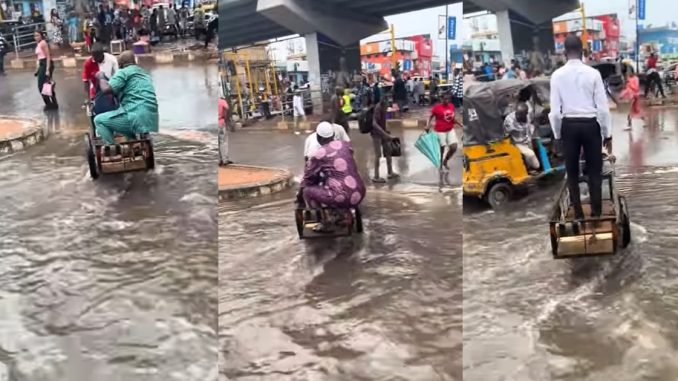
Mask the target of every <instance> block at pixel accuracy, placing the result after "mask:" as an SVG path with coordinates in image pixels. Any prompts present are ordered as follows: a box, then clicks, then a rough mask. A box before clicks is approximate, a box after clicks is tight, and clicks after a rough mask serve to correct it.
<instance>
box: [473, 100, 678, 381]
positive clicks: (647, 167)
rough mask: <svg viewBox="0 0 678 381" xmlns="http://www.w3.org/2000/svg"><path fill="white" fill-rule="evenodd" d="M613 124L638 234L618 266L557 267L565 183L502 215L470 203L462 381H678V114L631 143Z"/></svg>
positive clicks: (662, 116) (562, 263) (651, 120)
mask: <svg viewBox="0 0 678 381" xmlns="http://www.w3.org/2000/svg"><path fill="white" fill-rule="evenodd" d="M613 118H614V128H613V129H614V143H613V144H614V148H613V149H614V153H615V155H616V156H617V158H618V162H617V166H616V169H617V183H618V186H619V188H620V190H621V193H622V194H624V195H625V196H626V199H627V202H628V205H629V211H630V218H631V223H632V244H631V246H630V247H629V248H628V249H627V250H626V251H622V252H621V254H620V255H618V256H616V257H612V258H610V257H608V258H597V259H580V260H559V261H556V260H553V259H552V257H551V246H550V241H549V238H548V237H549V235H548V234H549V233H548V223H547V216H548V214H549V213H550V212H551V210H552V205H553V202H554V199H555V197H554V195H555V193H556V191H557V190H559V186H560V182H559V181H555V182H554V183H552V184H551V185H547V186H544V187H542V188H540V189H532V190H531V192H530V194H529V195H527V196H526V197H523V198H522V199H520V200H517V201H515V202H514V203H513V204H512V205H511V207H510V210H507V211H503V212H497V213H495V212H492V211H490V210H488V209H487V208H485V207H484V206H483V205H481V204H478V203H473V202H469V201H467V200H464V335H463V336H464V338H463V339H464V360H463V363H464V380H471V381H494V380H521V381H531V380H534V381H542V380H559V381H594V380H595V381H597V380H618V381H635V380H657V381H669V380H677V379H678V350H677V349H676V348H678V333H677V332H678V299H677V298H676V296H675V295H677V294H678V280H677V279H678V235H676V231H678V217H676V215H677V212H678V205H677V204H676V202H675V200H676V198H677V197H678V193H676V187H677V186H678V154H676V150H675V147H677V146H678V110H676V109H673V110H662V111H656V112H653V113H650V114H649V115H648V120H647V126H646V127H643V123H642V122H641V121H640V120H637V121H635V122H634V125H635V126H634V128H633V129H632V130H631V132H629V131H624V128H625V126H626V117H625V115H624V114H623V111H620V112H615V113H614V114H613Z"/></svg>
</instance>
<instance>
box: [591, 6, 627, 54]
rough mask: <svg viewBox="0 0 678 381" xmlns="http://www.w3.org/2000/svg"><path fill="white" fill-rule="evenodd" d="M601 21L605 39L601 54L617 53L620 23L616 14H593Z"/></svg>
mask: <svg viewBox="0 0 678 381" xmlns="http://www.w3.org/2000/svg"><path fill="white" fill-rule="evenodd" d="M595 18H596V19H598V20H600V21H602V23H603V31H604V32H605V39H604V41H603V52H602V53H603V54H604V55H606V56H609V57H616V56H618V55H619V36H621V25H620V22H619V18H618V17H617V15H616V14H609V15H600V16H595Z"/></svg>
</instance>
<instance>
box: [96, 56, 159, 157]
mask: <svg viewBox="0 0 678 381" xmlns="http://www.w3.org/2000/svg"><path fill="white" fill-rule="evenodd" d="M118 65H119V66H120V70H118V71H117V72H116V73H115V74H114V75H113V77H112V78H111V79H110V80H109V81H107V80H106V79H105V78H104V74H103V73H99V74H97V78H98V79H99V84H100V87H101V91H102V92H103V93H105V94H113V95H115V97H116V98H117V99H118V100H119V101H120V107H119V108H118V109H117V110H114V111H109V112H106V113H103V114H99V115H97V116H96V117H95V118H94V125H95V127H96V132H97V135H99V136H100V137H101V138H102V139H103V140H104V141H105V142H106V144H114V143H115V140H114V136H115V134H116V133H119V134H122V135H125V136H126V137H127V138H128V139H136V134H141V133H148V132H158V101H157V99H156V95H155V88H154V87H153V81H152V80H151V76H150V75H149V74H148V73H147V72H146V71H145V70H144V69H142V68H140V67H139V66H137V65H136V63H135V59H134V54H133V53H132V52H131V51H125V52H123V53H122V54H120V57H119V58H118Z"/></svg>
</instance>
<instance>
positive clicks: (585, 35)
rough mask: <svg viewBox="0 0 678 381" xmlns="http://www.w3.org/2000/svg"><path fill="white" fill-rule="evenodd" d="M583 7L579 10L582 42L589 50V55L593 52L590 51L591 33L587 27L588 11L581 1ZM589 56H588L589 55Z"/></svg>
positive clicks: (587, 50) (585, 49)
mask: <svg viewBox="0 0 678 381" xmlns="http://www.w3.org/2000/svg"><path fill="white" fill-rule="evenodd" d="M580 5H581V7H580V8H579V10H580V11H581V28H582V32H581V44H582V45H583V46H584V51H585V52H587V53H588V54H589V55H590V54H591V52H590V51H589V33H588V30H587V28H586V11H585V10H584V2H583V1H581V2H580ZM587 58H588V57H587Z"/></svg>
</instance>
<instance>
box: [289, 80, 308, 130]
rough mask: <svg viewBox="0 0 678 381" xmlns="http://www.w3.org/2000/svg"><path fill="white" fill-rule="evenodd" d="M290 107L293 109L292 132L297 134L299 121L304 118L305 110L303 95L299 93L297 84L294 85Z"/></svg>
mask: <svg viewBox="0 0 678 381" xmlns="http://www.w3.org/2000/svg"><path fill="white" fill-rule="evenodd" d="M292 109H293V111H294V134H295V135H299V134H300V132H299V123H301V121H302V120H303V121H305V120H306V111H304V97H303V95H301V92H300V91H299V87H298V86H294V97H292Z"/></svg>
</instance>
